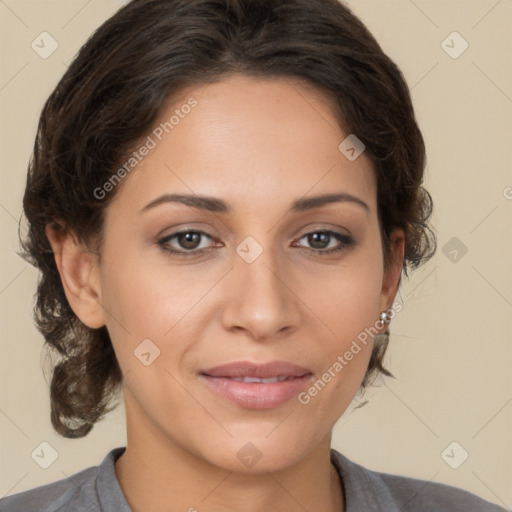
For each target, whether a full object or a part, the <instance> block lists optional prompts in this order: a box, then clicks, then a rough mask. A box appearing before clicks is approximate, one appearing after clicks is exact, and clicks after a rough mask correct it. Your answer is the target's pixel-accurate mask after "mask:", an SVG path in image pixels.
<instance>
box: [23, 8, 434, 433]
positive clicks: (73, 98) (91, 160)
mask: <svg viewBox="0 0 512 512" xmlns="http://www.w3.org/2000/svg"><path fill="white" fill-rule="evenodd" d="M231 73H243V74H246V75H250V76H255V77H263V78H265V77H269V78H270V77H284V78H286V77H290V78H296V79H297V78H298V79H300V80H301V81H303V83H305V84H309V85H312V86H313V87H315V88H316V89H317V90H319V91H321V92H323V93H324V94H325V95H326V96H328V97H330V98H332V100H333V102H334V103H333V105H335V109H336V114H337V116H338V119H339V123H340V126H341V127H342V128H343V130H344V131H345V132H346V133H353V134H356V136H357V137H358V138H359V139H360V140H361V141H362V142H363V143H364V144H365V146H366V149H365V154H366V155H367V156H368V157H369V158H370V160H371V161H372V163H373V167H374V170H375V172H376V176H377V183H378V191H377V196H378V197H377V204H378V216H379V223H380V229H381V239H382V250H383V260H384V266H385V268H386V267H387V266H388V265H389V264H390V257H391V253H390V240H389V234H390V232H391V230H392V229H393V228H394V227H401V228H403V229H404V231H405V235H406V246H405V257H404V262H403V268H402V270H403V272H404V273H405V275H406V276H407V275H408V274H407V270H408V268H416V267H418V266H420V265H421V264H422V263H424V262H425V261H427V260H428V259H429V258H430V257H431V256H432V255H433V254H434V252H435V250H436V236H435V234H434V232H433V231H432V229H431V228H430V226H429V223H428V220H429V217H430V215H431V213H432V199H431V196H430V194H429V193H428V192H427V191H426V190H425V189H424V188H423V187H422V186H421V184H422V182H423V173H424V167H425V146H424V141H423V138H422V135H421V132H420V130H419V128H418V126H417V122H416V119H415V115H414V111H413V106H412V102H411V97H410V93H409V90H408V87H407V84H406V81H405V79H404V77H403V75H402V73H401V71H400V70H399V69H398V67H397V66H396V64H395V63H394V62H393V61H392V60H391V59H390V58H389V57H387V56H386V55H385V54H384V52H383V51H382V49H381V48H380V46H379V44H378V43H377V42H376V40H375V39H374V37H373V36H372V35H371V34H370V32H369V31H368V30H367V29H366V27H365V26H364V25H363V23H362V22H361V21H360V20H359V19H358V18H357V17H356V16H355V15H354V14H353V13H352V12H351V10H350V9H349V8H348V7H347V6H345V5H344V4H342V3H340V2H338V1H337V0H132V1H131V2H129V3H128V4H126V5H125V6H124V7H122V8H121V9H120V10H119V11H117V12H116V13H115V14H114V15H113V16H112V17H111V18H110V19H108V20H107V21H106V22H105V23H103V25H101V26H100V27H99V28H98V29H97V30H96V31H95V32H94V33H93V34H92V36H91V37H90V38H89V40H88V41H87V42H86V43H85V44H84V45H83V46H82V48H81V49H80V51H79V52H78V54H77V55H76V57H75V59H74V60H73V62H72V63H71V65H70V66H69V68H68V70H67V71H66V73H65V74H64V76H63V77H62V79H61V80H60V81H59V83H58V85H57V86H56V88H55V90H54V91H53V92H52V94H51V95H50V97H49V98H48V100H47V101H46V103H45V105H44V108H43V110H42V113H41V116H40V120H39V125H38V130H37V136H36V140H35V146H34V151H33V155H32V157H31V159H30V163H29V168H28V174H27V183H26V190H25V195H24V198H23V207H24V213H25V215H26V217H27V220H28V227H29V230H28V234H27V235H26V237H25V238H24V239H22V240H20V241H21V245H22V249H23V251H22V252H20V254H21V255H22V257H23V258H25V259H26V260H27V261H29V262H30V263H31V264H32V265H34V266H36V267H37V268H38V269H39V270H40V279H39V282H38V287H37V292H36V302H35V308H34V313H35V321H36V325H37V328H38V329H39V331H40V332H41V333H42V334H43V336H44V338H45V342H46V345H47V347H48V349H49V350H48V353H49V352H52V354H53V355H56V356H57V359H58V360H57V361H55V362H54V363H52V378H51V386H50V393H51V421H52V424H53V426H54V428H55V430H56V431H57V432H58V433H60V434H61V435H62V436H64V437H69V438H76V437H82V436H85V435H86V434H87V433H88V432H89V431H90V430H91V429H92V427H93V426H94V424H95V423H96V422H97V421H99V420H100V419H101V418H102V417H103V416H104V415H105V414H106V413H107V412H109V411H110V410H112V409H113V408H114V407H115V406H117V403H116V404H115V405H114V406H113V407H109V405H110V404H111V402H112V401H113V399H114V398H116V397H117V393H118V392H119V391H120V389H121V388H122V378H123V376H122V372H121V369H120V367H119V364H118V362H117V359H116V357H115V353H114V350H113V347H112V343H111V340H110V337H109V333H108V331H107V329H106V327H101V328H99V329H91V328H88V327H87V326H86V325H84V324H83V323H82V322H81V321H80V320H79V319H78V317H77V316H76V315H75V313H74V312H73V310H72V309H71V307H70V305H69V303H68V301H67V299H66V296H65V294H64V289H63V286H62V283H61V280H60V277H59V272H58V270H57V267H56V263H55V258H54V254H53V253H52V249H51V246H50V244H49V241H48V239H47V237H46V234H45V228H46V226H47V225H52V226H54V227H55V228H56V229H65V230H70V232H72V233H74V234H76V236H77V238H78V239H79V240H80V241H82V242H83V243H84V244H86V245H87V244H88V246H89V247H92V246H97V247H98V246H99V245H98V243H99V242H100V241H101V239H102V237H103V231H102V229H103V213H104V209H105V208H106V207H107V206H108V205H109V204H110V202H111V201H112V199H113V197H114V196H115V194H116V193H118V190H119V188H120V187H116V189H114V190H113V191H112V192H111V193H110V194H109V195H107V197H105V198H104V199H98V198H97V197H95V194H94V190H95V189H97V188H98V187H101V186H102V185H103V184H104V183H105V182H106V181H107V180H108V179H109V178H110V177H111V176H112V175H113V174H114V173H115V170H116V169H118V165H119V164H120V162H122V161H123V155H126V154H128V153H129V152H130V151H132V150H134V149H135V148H136V142H137V141H138V140H140V139H141V137H143V136H144V135H145V134H147V133H148V132H150V130H151V127H152V123H153V122H154V121H155V119H156V118H157V116H158V115H159V112H160V110H161V108H162V105H163V104H164V101H166V100H168V99H169V98H171V97H173V95H176V94H178V93H179V92H180V90H182V89H183V88H184V87H185V86H189V85H194V84H198V85H200V84H207V83H212V82H214V81H219V80H222V78H223V77H226V76H227V75H229V74H231ZM340 142H341V141H340ZM57 221H59V223H60V224H58V223H57ZM401 277H402V275H401V276H400V280H401ZM386 334H387V335H388V336H384V337H376V339H375V345H374V349H373V353H372V356H371V359H370V362H369V366H368V369H367V372H366V375H365V377H364V380H363V382H362V384H361V388H360V389H362V390H363V391H364V388H365V386H367V385H368V384H369V383H370V382H371V381H372V378H373V377H375V376H376V375H377V374H378V373H379V372H381V373H384V374H386V375H391V373H390V372H389V371H388V370H386V369H385V368H384V366H383V357H384V354H385V352H386V347H387V343H388V337H389V329H388V330H386Z"/></svg>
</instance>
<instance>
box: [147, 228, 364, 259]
mask: <svg viewBox="0 0 512 512" xmlns="http://www.w3.org/2000/svg"><path fill="white" fill-rule="evenodd" d="M203 238H209V239H210V240H213V238H212V237H211V236H210V235H208V234H207V233H205V232H204V231H197V230H190V229H189V230H184V231H178V232H176V233H172V234H170V235H168V236H165V237H163V238H161V239H160V240H158V242H157V243H158V245H159V246H160V247H161V248H162V250H164V251H165V252H167V253H169V254H173V255H176V256H178V257H183V258H186V257H192V256H199V255H202V254H203V253H205V252H206V251H208V250H210V249H213V247H211V246H210V247H200V245H201V244H200V242H201V240H202V239H203ZM304 238H306V239H307V241H308V243H309V244H310V245H311V247H312V248H311V250H312V251H313V252H314V253H316V254H320V255H324V254H332V253H335V252H340V251H342V250H344V249H346V248H348V247H350V246H353V245H355V240H354V239H353V238H352V237H350V236H348V235H344V234H342V233H338V232H336V231H331V230H322V231H311V232H310V233H306V234H305V235H303V236H302V237H301V238H300V239H299V240H302V239H304ZM173 239H176V242H177V243H178V246H179V247H178V248H177V249H176V248H173V246H172V245H171V244H170V242H171V240H173ZM336 240H337V241H338V244H337V245H335V246H334V247H332V246H331V248H328V247H329V244H330V242H335V241H336ZM292 245H293V247H302V246H300V245H298V243H297V242H294V243H293V244H292ZM174 247H175V246H174Z"/></svg>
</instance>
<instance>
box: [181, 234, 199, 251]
mask: <svg viewBox="0 0 512 512" xmlns="http://www.w3.org/2000/svg"><path fill="white" fill-rule="evenodd" d="M182 237H184V238H185V243H183V244H181V245H182V246H183V247H186V248H188V249H193V248H194V244H195V243H197V238H198V237H199V233H182ZM194 239H195V240H194ZM180 243H181V240H180Z"/></svg>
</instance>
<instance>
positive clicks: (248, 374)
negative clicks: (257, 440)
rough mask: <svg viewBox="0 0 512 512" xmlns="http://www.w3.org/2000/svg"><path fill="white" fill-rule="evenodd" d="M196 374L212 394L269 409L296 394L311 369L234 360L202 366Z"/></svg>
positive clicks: (255, 407)
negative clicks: (206, 367)
mask: <svg viewBox="0 0 512 512" xmlns="http://www.w3.org/2000/svg"><path fill="white" fill-rule="evenodd" d="M199 377H200V379H201V381H202V382H204V383H205V384H206V385H207V387H208V389H209V390H210V391H212V392H213V393H214V394H216V395H217V396H221V397H223V398H225V399H227V400H228V401H230V402H231V403H235V404H236V405H238V406H240V407H242V408H244V409H271V408H274V407H278V406H279V405H282V404H284V403H285V402H288V401H289V400H291V399H292V398H294V397H296V396H297V395H298V394H299V393H300V392H301V391H303V390H304V388H305V387H306V386H307V384H308V383H309V382H310V380H311V378H312V377H313V373H312V372H311V371H309V370H308V369H307V368H304V367H302V366H298V365H295V364H293V363H288V362H285V361H272V362H269V363H265V364H256V363H251V362H246V361H238V362H235V363H229V364H225V365H221V366H216V367H214V368H210V369H206V370H202V371H201V372H200V373H199Z"/></svg>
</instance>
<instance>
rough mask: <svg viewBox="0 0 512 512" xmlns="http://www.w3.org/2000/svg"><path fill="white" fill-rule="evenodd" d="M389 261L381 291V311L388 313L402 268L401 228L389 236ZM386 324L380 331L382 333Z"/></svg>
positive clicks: (402, 239) (402, 234) (403, 246)
mask: <svg viewBox="0 0 512 512" xmlns="http://www.w3.org/2000/svg"><path fill="white" fill-rule="evenodd" d="M389 238H390V251H391V261H390V264H389V266H388V268H386V269H385V271H384V276H383V279H382V291H381V302H380V304H381V309H380V311H388V310H389V309H392V306H393V302H394V300H395V297H396V294H397V292H398V287H399V286H400V281H401V275H402V267H403V261H404V253H405V233H404V230H403V229H401V228H395V229H394V230H393V231H392V232H391V234H390V236H389ZM386 328H387V324H386V325H385V327H384V328H383V329H382V331H383V332H384V331H385V330H386Z"/></svg>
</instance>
